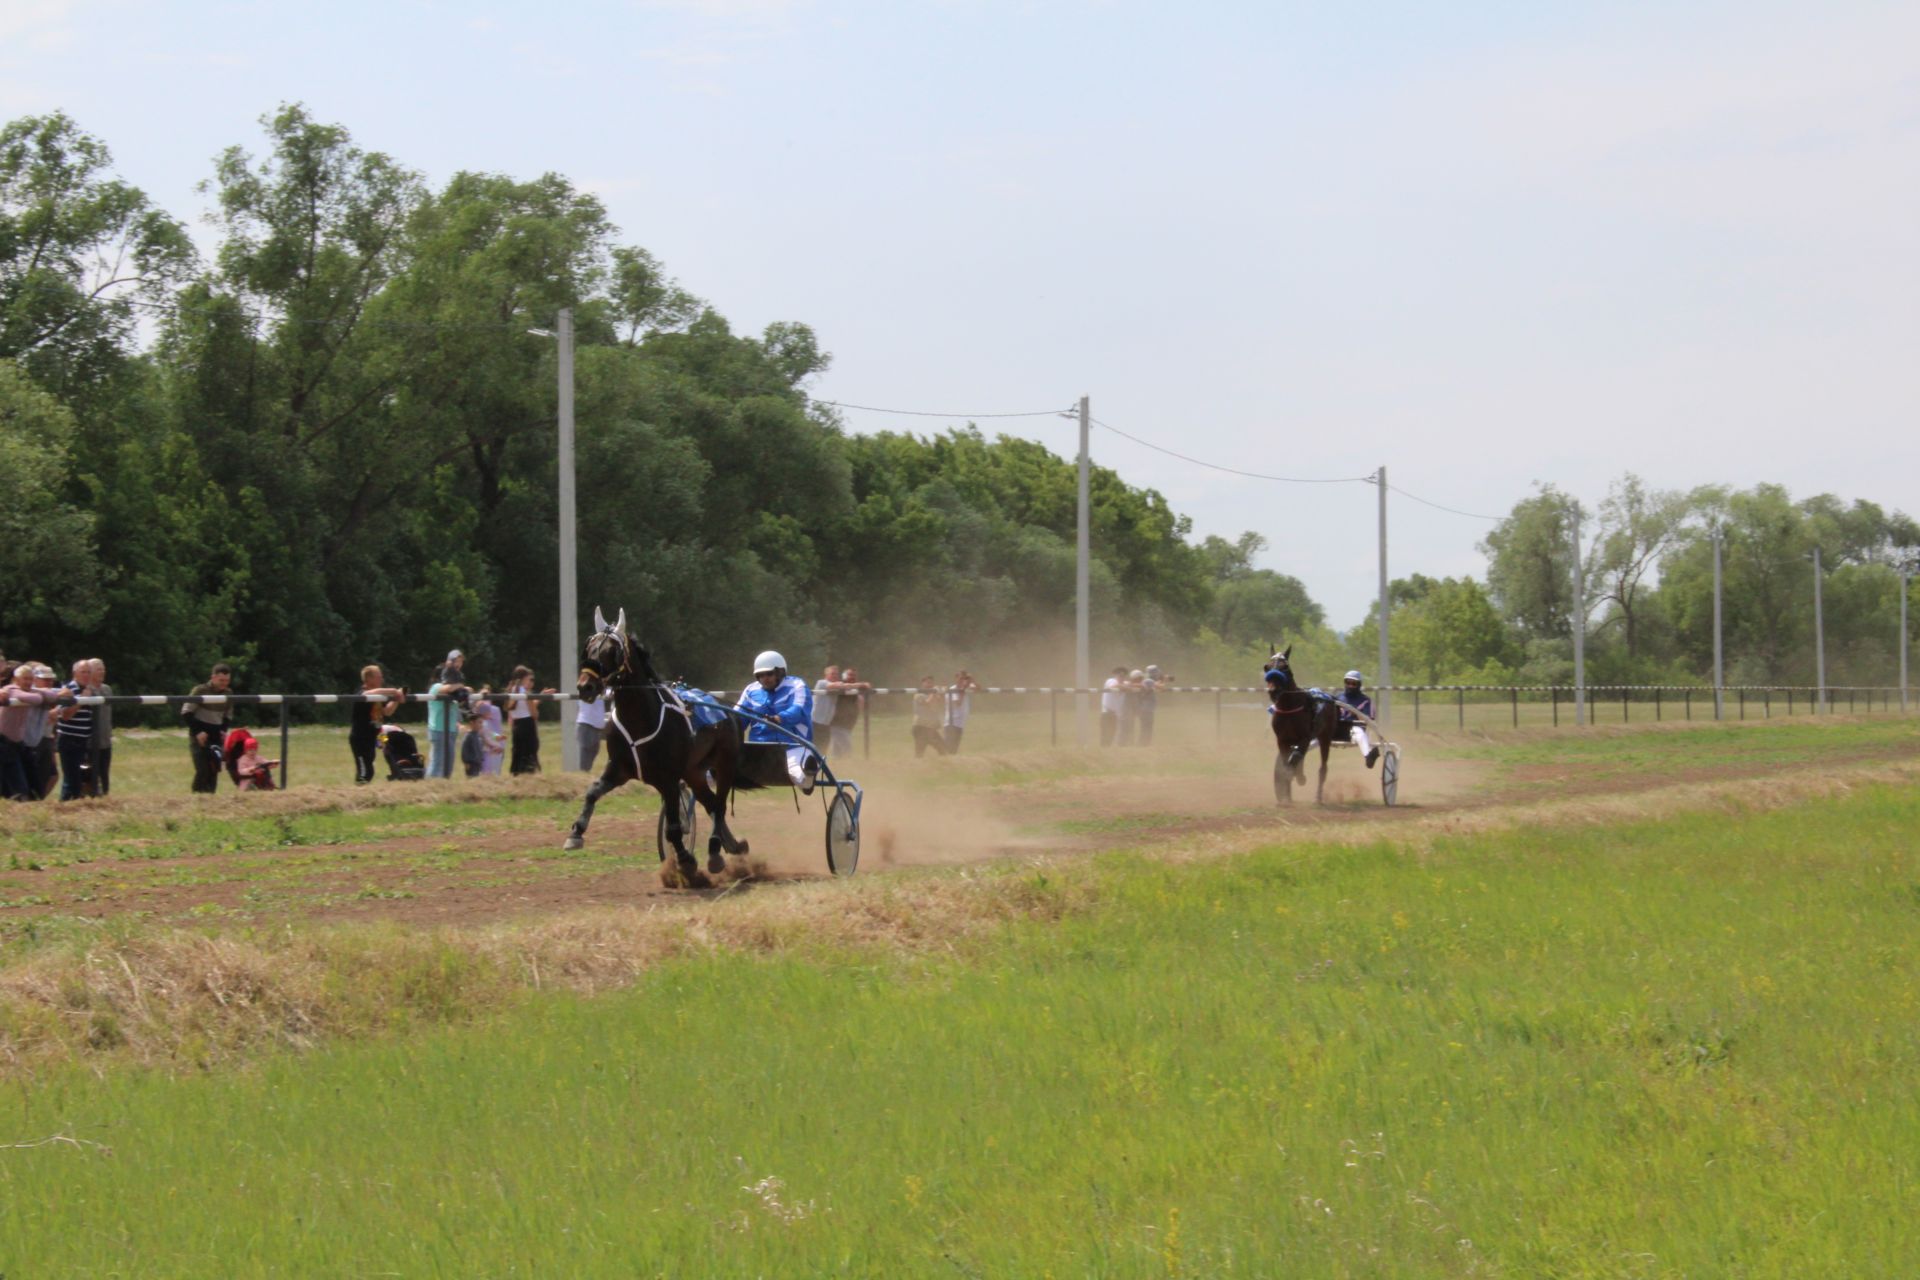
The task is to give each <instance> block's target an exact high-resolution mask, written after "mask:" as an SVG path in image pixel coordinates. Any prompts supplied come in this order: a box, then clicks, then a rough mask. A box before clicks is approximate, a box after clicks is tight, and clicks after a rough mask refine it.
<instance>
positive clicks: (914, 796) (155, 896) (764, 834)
mask: <svg viewBox="0 0 1920 1280" xmlns="http://www.w3.org/2000/svg"><path fill="white" fill-rule="evenodd" d="M1916 751H1920V747H1916ZM923 766H924V767H923ZM1801 768H1803V765H1802V764H1801V763H1800V762H1797V761H1785V762H1783V761H1780V760H1777V759H1772V760H1756V761H1740V760H1737V759H1736V760H1731V761H1717V762H1712V761H1710V762H1701V763H1700V764H1699V765H1698V767H1697V768H1690V769H1688V770H1684V771H1680V772H1675V771H1673V770H1660V769H1648V770H1644V771H1641V772H1637V773H1636V772H1631V771H1627V772H1619V771H1616V772H1613V773H1608V772H1605V771H1599V772H1594V771H1587V770H1582V769H1576V768H1572V767H1569V766H1567V765H1561V764H1556V765H1539V766H1535V765H1523V766H1516V767H1512V768H1507V769H1501V770H1496V769H1493V768H1491V767H1489V766H1486V765H1483V764H1478V763H1473V762H1471V761H1467V760H1460V759H1451V760H1450V759H1447V758H1445V755H1444V754H1442V753H1435V752H1429V751H1426V750H1415V751H1410V752H1409V753H1408V759H1407V764H1406V769H1405V772H1404V774H1403V782H1402V786H1401V793H1400V800H1401V804H1400V805H1399V806H1398V807H1396V808H1393V809H1388V808H1385V807H1384V806H1382V805H1381V803H1380V794H1379V775H1378V774H1377V773H1373V772H1368V771H1365V770H1363V769H1362V768H1361V766H1360V762H1359V760H1358V758H1357V756H1355V755H1354V754H1353V753H1350V752H1348V753H1340V754H1338V755H1336V756H1335V758H1334V761H1333V764H1332V767H1331V769H1330V773H1329V783H1328V801H1329V803H1328V804H1326V805H1325V806H1316V805H1313V804H1311V803H1308V802H1305V801H1296V803H1295V804H1293V805H1292V806H1290V807H1286V808H1281V807H1277V806H1276V805H1275V804H1274V802H1273V795H1272V790H1271V786H1272V784H1271V779H1270V774H1269V772H1268V769H1267V762H1266V760H1264V759H1258V758H1256V759H1253V760H1249V758H1248V756H1247V755H1246V754H1244V753H1240V754H1235V753H1230V752H1225V751H1222V752H1219V753H1216V754H1212V755H1208V756H1205V757H1199V758H1194V757H1187V758H1183V759H1178V760H1169V759H1165V758H1157V757H1149V756H1146V755H1144V754H1142V755H1136V756H1133V757H1127V756H1123V755H1119V754H1114V755H1104V756H1099V757H1085V758H1074V757H1062V756H1059V755H1054V754H1051V753H1046V754H1042V753H1035V754H1034V755H1032V756H1028V757H1019V756H1012V757H999V758H971V759H969V758H965V757H962V758H959V759H955V760H949V761H939V762H934V761H926V762H912V761H907V762H893V763H891V764H872V765H868V764H865V763H863V764H862V765H861V766H860V767H858V768H854V769H850V772H853V773H855V774H856V775H857V776H859V777H860V780H861V781H862V783H863V784H864V785H865V786H866V789H867V800H866V807H865V811H864V814H863V850H862V865H861V873H862V875H863V876H868V875H875V874H885V873H886V872H887V871H888V870H890V869H894V868H901V867H911V866H938V865H955V864H963V863H968V862H978V861H983V860H988V859H995V858H1003V857H1007V856H1012V855H1020V854H1029V853H1062V852H1066V853H1071V852H1074V851H1079V850H1086V851H1093V850H1099V849H1109V848H1116V847H1130V846H1143V845H1155V844H1163V843H1168V842H1175V841H1180V840H1190V839H1194V838H1196V837H1200V836H1205V835H1211V834H1219V833H1227V834H1235V833H1251V834H1258V833H1263V832H1271V833H1272V834H1273V835H1274V836H1276V837H1281V838H1284V837H1285V836H1286V835H1287V834H1288V833H1295V832H1312V831H1315V830H1324V829H1326V828H1327V827H1328V826H1330V825H1336V826H1338V827H1340V828H1341V829H1343V830H1347V829H1351V828H1353V827H1354V826H1355V825H1356V824H1363V825H1367V826H1379V827H1381V828H1383V829H1392V828H1394V827H1396V826H1398V825H1401V824H1405V823H1408V822H1413V821H1418V820H1420V819H1422V818H1427V817H1431V816H1433V815H1436V814H1448V813H1456V812H1462V811H1468V810H1477V809H1486V808H1489V807H1495V806H1499V805H1502V804H1507V803H1516V802H1523V801H1524V802H1535V803H1537V802H1538V801H1539V800H1540V799H1541V795H1542V792H1543V790H1547V791H1551V792H1552V793H1553V794H1556V795H1563V796H1569V797H1571V796H1576V795H1593V794H1602V793H1606V794H1620V793H1632V792H1635V791H1641V790H1647V789H1650V788H1654V787H1663V786H1671V785H1674V784H1676V783H1681V782H1685V781H1686V780H1687V779H1688V777H1689V776H1697V777H1698V778H1699V779H1700V780H1703V781H1724V780H1727V779H1730V778H1740V777H1764V776H1766V775H1768V774H1773V773H1781V772H1784V771H1786V770H1788V769H1795V770H1798V769H1801ZM1311 785H1312V771H1311V770H1310V772H1309V785H1308V790H1307V791H1306V792H1305V793H1304V794H1305V795H1308V796H1310V795H1311ZM1302 794H1303V793H1302V792H1301V791H1300V790H1299V789H1298V788H1296V795H1297V796H1298V795H1302ZM390 812H392V813H393V814H394V815H395V820H396V822H397V823H400V822H405V821H406V814H407V811H406V809H405V808H397V809H394V810H391V811H390ZM474 812H475V814H476V817H475V821H474V823H473V824H471V830H470V831H469V832H467V833H463V834H461V835H458V836H455V837H449V836H448V835H446V834H444V833H443V834H437V835H429V836H415V835H407V836H396V837H393V838H388V839H383V840H379V841H377V842H367V843H358V844H353V843H347V844H328V845H314V844H294V845H291V846H285V847H276V848H272V849H264V850H254V851H244V852H212V853H204V854H199V855H196V856H181V857H158V858H155V857H150V856H145V855H146V854H147V853H150V852H152V851H153V850H151V849H146V850H141V851H139V852H140V856H131V853H132V851H131V850H128V849H115V848H113V847H111V846H108V847H102V848H99V849H97V850H90V851H88V855H89V857H90V860H88V861H73V862H66V863H63V864H60V865H48V866H46V867H37V866H35V865H34V864H33V863H31V862H30V861H29V862H24V863H22V864H21V865H20V866H18V867H17V868H9V869H4V870H0V939H5V938H7V937H13V936H18V935H19V934H20V933H21V932H23V931H24V930H26V929H29V928H32V927H33V926H34V923H35V922H36V921H41V920H45V919H47V918H48V917H56V916H66V917H74V916H79V917H87V918H93V919H99V918H111V917H134V918H139V919H144V920H148V921H152V922H155V923H163V924H178V925H236V924H237V925H252V926H260V925H278V924H283V923H287V922H311V921H366V920H384V921H394V922H399V923H406V924H426V925H464V924H471V923H475V922H482V921H488V920H496V919H502V918H509V917H534V916H545V915H552V914H557V913H562V912H566V911H569V910H573V909H576V908H582V907H593V906H610V905H626V906H631V905H633V904H635V903H648V904H656V905H659V906H661V907H671V906H675V905H680V904H689V903H693V902H697V901H699V900H701V899H702V898H704V897H711V896H713V895H716V894H719V893H738V892H743V891H759V890H763V889H765V888H768V887H774V886H777V885H778V884H779V883H780V882H782V881H790V880H795V879H813V878H819V877H821V876H823V875H824V874H825V867H826V862H825V851H824V816H823V813H822V809H821V804H820V801H819V799H817V798H815V799H812V800H806V801H802V802H801V804H800V806H799V808H798V810H797V811H796V808H795V806H794V804H793V802H792V799H791V797H790V796H787V795H770V794H756V795H750V796H746V797H743V798H741V799H740V802H739V804H738V807H737V811H736V813H735V816H734V820H733V825H734V827H735V830H736V831H737V832H738V833H739V834H741V835H743V836H745V837H746V838H747V839H749V840H750V842H751V844H752V855H751V857H750V859H749V860H748V865H749V866H750V867H751V869H752V871H753V872H754V879H752V880H747V881H735V882H733V883H730V884H725V885H722V886H721V887H719V888H715V889H707V890H700V891H688V890H680V889H668V888H665V887H663V885H662V883H661V880H660V877H659V874H658V863H657V860H656V857H655V853H654V824H655V818H656V815H655V812H654V802H653V800H652V797H651V793H643V792H640V791H638V790H629V791H628V792H625V793H616V794H615V795H614V796H612V797H609V798H608V800H607V801H606V802H604V803H603V805H602V806H601V810H600V815H599V816H598V818H597V819H596V821H595V823H594V825H593V828H592V831H591V833H590V836H589V842H588V847H587V849H586V850H584V851H582V852H580V853H575V854H564V853H562V852H561V851H560V849H559V844H560V837H561V833H562V831H563V830H564V827H565V825H566V823H567V821H568V820H569V819H570V817H571V814H572V812H573V805H572V804H571V803H568V802H556V803H555V805H554V811H553V815H552V821H551V824H550V825H530V824H529V821H528V819H527V818H525V817H524V816H522V817H515V818H495V819H490V818H488V817H487V816H486V813H487V810H486V809H485V808H484V807H483V806H477V807H476V808H475V810H474ZM535 822H536V823H537V822H538V819H535ZM416 829H417V828H416ZM705 830H706V826H705V820H704V815H703V819H702V827H701V833H702V838H703V841H704V835H705ZM702 852H703V850H702Z"/></svg>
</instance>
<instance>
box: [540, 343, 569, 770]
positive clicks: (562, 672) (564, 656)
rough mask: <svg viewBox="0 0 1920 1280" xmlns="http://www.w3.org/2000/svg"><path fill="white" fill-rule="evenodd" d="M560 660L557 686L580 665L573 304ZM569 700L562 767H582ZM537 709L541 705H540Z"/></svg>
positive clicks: (564, 346)
mask: <svg viewBox="0 0 1920 1280" xmlns="http://www.w3.org/2000/svg"><path fill="white" fill-rule="evenodd" d="M559 337H560V360H559V364H560V664H559V665H558V666H557V667H555V668H554V680H553V687H554V688H556V689H566V688H567V684H566V681H567V679H568V677H569V676H571V675H572V674H573V673H574V672H575V671H577V670H578V669H579V667H580V574H579V569H578V564H577V562H576V560H575V558H574V532H575V521H574V510H573V507H574V494H573V308H572V307H562V308H560V325H559ZM568 705H569V704H567V703H566V702H561V703H560V704H559V707H560V768H561V769H562V770H564V771H567V772H571V771H572V770H575V769H578V768H579V767H580V740H579V737H578V735H576V734H575V733H574V732H573V724H572V723H571V720H572V717H570V716H569V715H567V707H568ZM536 709H537V708H536Z"/></svg>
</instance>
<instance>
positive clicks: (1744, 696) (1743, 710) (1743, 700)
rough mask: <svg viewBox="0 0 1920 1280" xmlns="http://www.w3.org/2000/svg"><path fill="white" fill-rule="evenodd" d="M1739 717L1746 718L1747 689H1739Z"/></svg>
mask: <svg viewBox="0 0 1920 1280" xmlns="http://www.w3.org/2000/svg"><path fill="white" fill-rule="evenodd" d="M1740 718H1741V719H1742V720H1745V719H1746V718H1747V691H1746V690H1745V689H1742V690H1740Z"/></svg>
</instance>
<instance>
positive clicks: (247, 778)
mask: <svg viewBox="0 0 1920 1280" xmlns="http://www.w3.org/2000/svg"><path fill="white" fill-rule="evenodd" d="M220 755H221V759H222V763H224V764H225V765H226V768H227V776H228V777H229V778H232V779H233V785H234V787H235V788H236V789H237V790H240V791H274V790H277V789H278V788H276V787H275V786H274V785H273V767H274V766H275V765H277V764H279V763H280V762H279V761H278V760H262V759H261V758H260V740H259V739H258V738H256V737H254V736H253V735H252V734H251V733H248V732H247V731H246V730H245V729H229V730H228V731H227V737H226V741H225V742H223V743H221V745H220Z"/></svg>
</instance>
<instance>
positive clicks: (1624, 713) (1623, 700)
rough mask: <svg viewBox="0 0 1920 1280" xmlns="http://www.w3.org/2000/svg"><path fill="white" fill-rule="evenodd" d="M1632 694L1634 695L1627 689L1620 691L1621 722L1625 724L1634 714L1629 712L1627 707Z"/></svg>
mask: <svg viewBox="0 0 1920 1280" xmlns="http://www.w3.org/2000/svg"><path fill="white" fill-rule="evenodd" d="M1632 696H1633V695H1632V694H1631V693H1630V692H1629V691H1627V690H1625V689H1622V690H1621V691H1620V723H1621V724H1625V723H1627V721H1629V720H1631V719H1633V716H1632V714H1631V713H1630V712H1629V710H1628V708H1627V699H1628V698H1630V697H1632Z"/></svg>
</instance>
